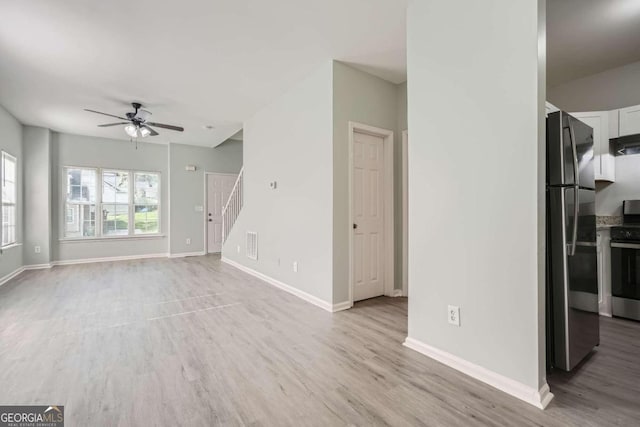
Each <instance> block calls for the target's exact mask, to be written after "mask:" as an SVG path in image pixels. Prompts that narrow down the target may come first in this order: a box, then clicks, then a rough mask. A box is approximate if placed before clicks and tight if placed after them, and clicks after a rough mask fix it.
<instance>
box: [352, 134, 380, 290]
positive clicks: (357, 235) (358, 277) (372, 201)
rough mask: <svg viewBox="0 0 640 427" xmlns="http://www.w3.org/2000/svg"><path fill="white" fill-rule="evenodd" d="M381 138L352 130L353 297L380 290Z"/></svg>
mask: <svg viewBox="0 0 640 427" xmlns="http://www.w3.org/2000/svg"><path fill="white" fill-rule="evenodd" d="M384 175H385V174H384V139H383V138H382V137H380V136H373V135H368V134H364V133H359V132H354V134H353V200H352V203H353V233H354V238H353V251H354V253H353V288H354V291H353V300H354V301H359V300H363V299H367V298H373V297H377V296H380V295H383V294H384V259H383V253H384V247H385V236H384V204H383V203H384V202H383V201H384Z"/></svg>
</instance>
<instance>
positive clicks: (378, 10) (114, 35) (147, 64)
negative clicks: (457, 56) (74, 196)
mask: <svg viewBox="0 0 640 427" xmlns="http://www.w3.org/2000/svg"><path fill="white" fill-rule="evenodd" d="M407 2H408V0H347V1H345V0H324V1H321V2H303V1H299V0H270V1H264V0H243V1H238V0H186V1H181V2H158V1H151V0H140V1H135V2H131V1H124V0H112V1H108V2H97V1H92V2H87V1H84V0H67V1H64V2H57V1H50V0H33V1H28V2H25V1H9V0H3V1H1V2H0V16H2V25H1V26H0V58H2V60H1V61H0V104H2V105H3V106H5V107H6V108H7V109H8V110H9V111H10V112H11V113H12V114H13V115H15V116H16V118H17V119H18V120H20V121H21V122H22V123H24V124H27V125H34V126H43V127H47V128H50V129H52V130H54V131H59V132H67V133H74V134H80V135H89V136H99V137H108V138H116V139H124V140H126V139H128V138H129V137H128V136H127V135H126V134H125V133H124V131H123V129H121V128H120V127H112V128H98V127H97V125H98V124H101V123H108V122H109V120H108V118H107V117H105V118H106V119H107V120H106V121H105V120H104V119H105V118H103V117H100V116H99V115H96V114H91V113H88V112H85V111H83V109H85V108H88V109H92V110H98V111H104V112H107V113H111V114H114V115H124V114H125V113H126V112H128V111H131V110H132V109H131V105H130V103H131V102H132V101H137V102H140V103H142V104H143V106H144V108H145V109H147V110H149V111H150V112H151V113H152V117H151V119H150V120H151V121H154V122H160V123H170V124H175V125H179V126H183V127H184V128H185V132H184V133H177V132H172V131H169V130H162V129H158V132H160V135H159V136H156V137H150V138H147V139H145V140H146V141H147V140H148V141H150V142H163V143H167V142H175V143H184V144H192V145H200V146H209V147H210V146H215V145H217V144H220V143H222V142H223V141H225V140H226V139H227V138H229V137H231V136H232V135H234V134H236V133H237V132H238V131H239V130H240V129H241V127H242V122H243V121H244V120H246V119H248V118H249V117H251V116H252V115H253V114H255V113H256V112H257V111H259V109H260V108H261V107H263V106H265V105H266V104H268V103H269V102H271V101H272V100H273V99H274V98H275V97H277V96H278V95H280V94H282V93H283V92H285V91H286V90H287V89H288V88H289V87H290V85H291V84H292V82H296V81H298V80H301V79H303V78H304V77H305V76H306V75H308V74H309V73H311V72H312V71H313V70H314V69H315V68H316V67H318V66H319V65H320V64H321V63H322V62H323V61H328V60H331V59H337V60H340V61H344V62H346V63H349V64H350V65H352V66H354V67H357V68H361V69H363V70H365V71H367V72H369V73H372V74H375V75H378V76H380V77H382V78H384V79H387V80H389V81H392V82H394V83H401V82H403V81H405V80H406V46H405V45H406V42H405V27H406V25H405V21H406V17H405V12H406V5H407ZM207 126H212V127H213V128H212V129H211V128H207Z"/></svg>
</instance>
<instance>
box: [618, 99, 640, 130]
mask: <svg viewBox="0 0 640 427" xmlns="http://www.w3.org/2000/svg"><path fill="white" fill-rule="evenodd" d="M618 113H619V118H620V124H619V129H620V136H625V135H633V134H634V133H640V105H634V106H633V107H627V108H621V109H619V110H618Z"/></svg>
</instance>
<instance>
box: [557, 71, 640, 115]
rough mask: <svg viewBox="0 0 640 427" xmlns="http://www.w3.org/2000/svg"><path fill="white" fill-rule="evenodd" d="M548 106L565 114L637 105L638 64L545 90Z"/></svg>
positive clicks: (639, 95)
mask: <svg viewBox="0 0 640 427" xmlns="http://www.w3.org/2000/svg"><path fill="white" fill-rule="evenodd" d="M547 98H548V99H549V102H551V103H552V104H554V105H556V106H557V107H558V108H560V109H562V110H565V111H603V110H614V109H616V108H623V107H629V106H632V105H638V104H640V62H634V63H632V64H628V65H625V66H623V67H618V68H613V69H611V70H607V71H604V72H602V73H598V74H594V75H592V76H587V77H583V78H581V79H577V80H573V81H570V82H567V83H564V84H561V85H558V86H555V87H550V88H549V89H548V96H547Z"/></svg>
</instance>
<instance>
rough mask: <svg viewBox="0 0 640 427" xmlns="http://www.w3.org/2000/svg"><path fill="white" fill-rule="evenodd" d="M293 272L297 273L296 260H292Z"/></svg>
mask: <svg viewBox="0 0 640 427" xmlns="http://www.w3.org/2000/svg"><path fill="white" fill-rule="evenodd" d="M293 272H294V273H297V272H298V262H297V261H294V262H293Z"/></svg>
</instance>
